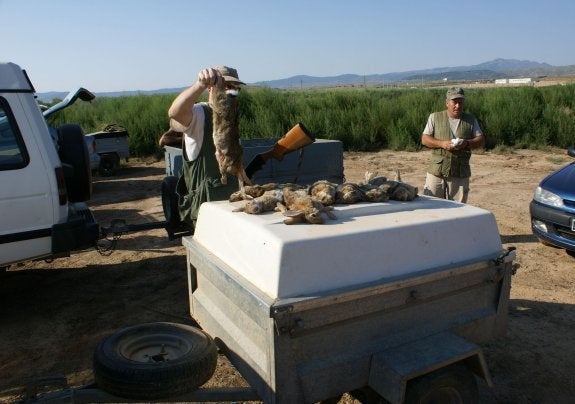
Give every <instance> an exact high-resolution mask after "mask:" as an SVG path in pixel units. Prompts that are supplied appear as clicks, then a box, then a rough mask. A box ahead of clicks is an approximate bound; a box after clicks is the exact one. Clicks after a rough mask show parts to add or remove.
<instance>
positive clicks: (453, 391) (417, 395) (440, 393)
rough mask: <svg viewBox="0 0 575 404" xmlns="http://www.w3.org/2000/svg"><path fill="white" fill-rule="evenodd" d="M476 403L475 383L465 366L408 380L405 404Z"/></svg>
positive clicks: (472, 375) (456, 365)
mask: <svg viewBox="0 0 575 404" xmlns="http://www.w3.org/2000/svg"><path fill="white" fill-rule="evenodd" d="M477 402H478V388H477V381H476V380H475V376H474V374H473V372H472V371H471V370H469V369H468V368H467V366H465V365H463V364H461V363H458V364H455V365H451V366H447V367H444V368H442V369H439V370H436V371H435V372H431V373H429V374H427V375H424V376H421V377H418V378H415V379H413V380H410V381H409V382H408V384H407V391H406V395H405V403H406V404H415V403H417V404H431V403H444V404H468V403H477Z"/></svg>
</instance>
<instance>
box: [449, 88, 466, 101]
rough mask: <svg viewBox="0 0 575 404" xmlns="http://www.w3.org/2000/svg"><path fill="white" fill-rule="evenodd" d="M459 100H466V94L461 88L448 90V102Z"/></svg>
mask: <svg viewBox="0 0 575 404" xmlns="http://www.w3.org/2000/svg"><path fill="white" fill-rule="evenodd" d="M457 98H465V92H464V91H463V89H462V88H461V87H451V88H450V89H449V90H447V97H446V99H448V100H455V99H457Z"/></svg>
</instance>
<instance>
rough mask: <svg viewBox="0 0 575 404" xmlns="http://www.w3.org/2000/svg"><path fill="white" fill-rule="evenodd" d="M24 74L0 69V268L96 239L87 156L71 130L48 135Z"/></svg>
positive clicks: (80, 137) (5, 66)
mask: <svg viewBox="0 0 575 404" xmlns="http://www.w3.org/2000/svg"><path fill="white" fill-rule="evenodd" d="M34 93H35V91H34V87H33V86H32V83H31V82H30V80H29V78H28V76H27V74H26V72H25V71H24V70H22V68H20V67H19V66H18V65H16V64H14V63H0V212H1V217H2V219H1V220H0V267H7V266H9V265H11V264H13V263H17V262H21V261H27V260H33V259H51V258H55V257H60V256H67V255H69V254H70V252H71V251H75V250H79V249H83V248H86V247H90V246H92V245H94V244H95V243H96V241H97V240H98V238H99V237H100V228H99V225H98V223H96V221H95V219H94V217H93V215H92V213H91V211H90V209H89V208H88V206H87V205H86V203H85V202H86V201H87V200H89V199H90V197H91V194H92V178H91V168H90V158H89V155H88V149H87V146H86V142H85V139H84V133H83V131H82V129H81V128H80V127H79V126H78V125H62V126H60V127H59V128H57V145H56V146H55V145H54V141H53V139H52V137H51V135H50V132H49V128H48V126H47V124H46V121H45V118H44V116H43V114H42V111H41V109H40V107H39V105H38V103H37V101H36V98H35V96H34Z"/></svg>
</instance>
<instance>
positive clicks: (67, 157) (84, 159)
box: [58, 124, 92, 202]
mask: <svg viewBox="0 0 575 404" xmlns="http://www.w3.org/2000/svg"><path fill="white" fill-rule="evenodd" d="M58 155H59V156H60V160H61V161H62V164H65V165H67V166H70V167H71V168H72V170H71V174H70V175H66V174H65V178H66V192H67V193H68V199H69V200H70V202H84V201H87V200H89V199H90V197H91V196H92V169H91V168H90V156H89V154H88V146H87V145H86V141H85V139H84V131H83V130H82V128H81V127H80V126H78V125H74V124H65V125H62V126H60V127H58ZM64 172H65V173H66V172H68V171H67V170H64Z"/></svg>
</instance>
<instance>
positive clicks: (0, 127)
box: [0, 97, 29, 171]
mask: <svg viewBox="0 0 575 404" xmlns="http://www.w3.org/2000/svg"><path fill="white" fill-rule="evenodd" d="M28 161H29V158H28V153H27V152H26V147H25V145H24V141H23V139H22V136H21V135H20V132H19V131H18V126H17V125H16V121H15V119H14V116H13V115H12V113H11V112H10V109H9V108H8V103H7V102H6V100H5V99H3V98H1V97H0V171H5V170H16V169H19V168H22V167H25V166H26V165H28Z"/></svg>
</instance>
